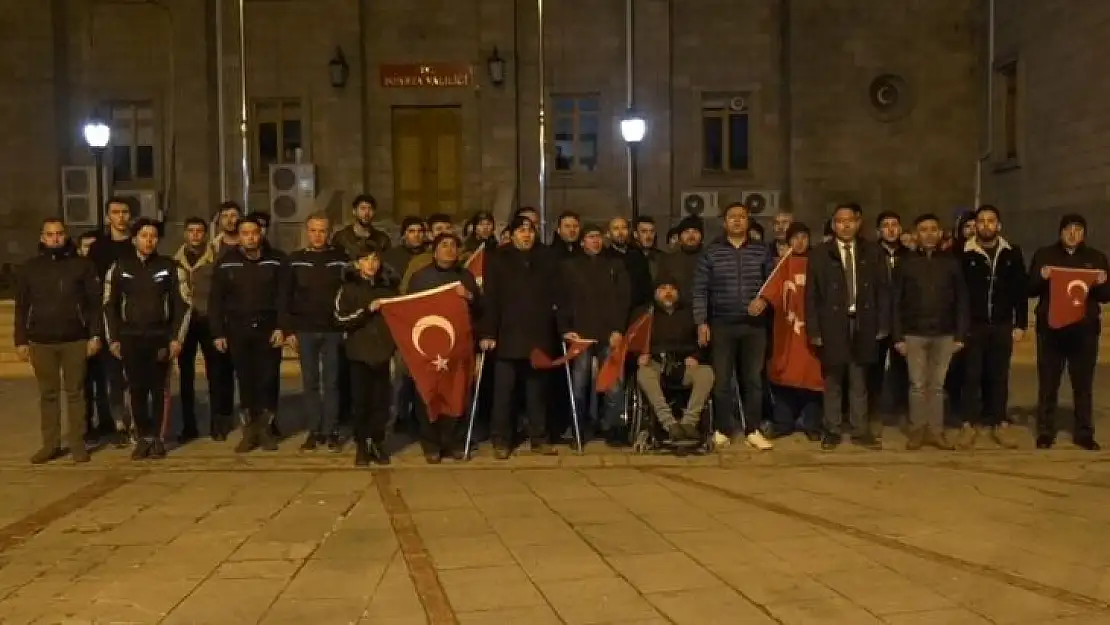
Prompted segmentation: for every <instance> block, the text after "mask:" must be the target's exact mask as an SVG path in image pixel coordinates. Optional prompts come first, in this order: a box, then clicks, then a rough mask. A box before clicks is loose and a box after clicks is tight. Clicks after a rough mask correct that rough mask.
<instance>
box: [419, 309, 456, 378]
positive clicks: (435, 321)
mask: <svg viewBox="0 0 1110 625" xmlns="http://www.w3.org/2000/svg"><path fill="white" fill-rule="evenodd" d="M428 328H439V329H441V330H443V331H444V332H446V333H447V339H448V344H447V351H448V352H450V351H451V350H452V349H454V347H455V326H453V325H451V322H450V321H448V320H447V318H445V317H441V316H439V315H426V316H424V317H421V318H420V319H419V320H417V322H416V325H414V326H413V327H412V346H413V347H415V348H416V351H417V352H418V353H419V354H420V355H421V356H423V357H425V358H428V357H429V356H428V354H427V353H426V352H425V351H424V348H423V347H421V346H420V338H421V337H422V336H424V331H425V330H427V329H428ZM449 362H450V361H448V360H447V359H446V358H444V357H443V354H436V356H435V358H433V359H432V364H433V365H434V366H435V368H436V371H447V365H448V364H449Z"/></svg>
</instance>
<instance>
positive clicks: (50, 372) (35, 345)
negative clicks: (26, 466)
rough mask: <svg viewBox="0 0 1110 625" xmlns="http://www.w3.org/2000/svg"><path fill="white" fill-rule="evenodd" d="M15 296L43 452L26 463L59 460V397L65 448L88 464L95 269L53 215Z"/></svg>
mask: <svg viewBox="0 0 1110 625" xmlns="http://www.w3.org/2000/svg"><path fill="white" fill-rule="evenodd" d="M17 284H18V287H17V290H16V295H15V324H14V326H15V327H14V328H13V329H12V330H13V335H14V337H15V347H16V352H17V353H18V354H19V358H20V359H21V360H30V361H31V366H32V367H33V368H34V371H35V379H36V380H37V381H38V386H39V411H40V412H39V429H40V431H41V433H42V447H41V448H40V449H39V450H38V451H37V452H35V454H34V455H33V456H31V462H32V463H34V464H42V463H44V462H49V461H51V460H54V459H56V458H58V457H60V456H61V455H62V451H61V450H62V445H61V443H62V440H61V439H62V423H61V421H62V406H61V401H60V399H61V398H60V395H61V394H62V393H64V394H65V402H66V417H67V419H68V420H69V423H68V424H67V431H68V435H69V441H68V442H69V450H70V454H71V455H72V456H73V460H74V461H76V462H88V461H89V453H88V452H87V451H86V450H85V441H84V434H85V420H84V414H85V406H84V401H83V399H82V391H83V387H84V378H85V368H86V366H87V359H88V358H89V357H91V356H92V355H93V354H95V353H96V352H97V350H99V349H100V338H99V337H100V333H101V326H100V322H101V314H100V279H99V276H98V275H97V273H96V267H95V266H94V265H93V264H92V263H91V262H89V261H88V259H86V258H82V257H80V256H78V255H77V253H76V251H75V250H74V248H73V245H72V244H71V243H70V242H69V241H68V239H67V237H66V230H65V224H64V223H63V222H62V220H61V219H58V218H56V217H51V218H47V219H45V220H44V221H43V222H42V231H41V233H40V235H39V254H38V255H37V256H35V257H34V258H32V259H30V260H28V261H27V262H26V263H24V265H23V267H21V269H20V273H19V280H18V283H17Z"/></svg>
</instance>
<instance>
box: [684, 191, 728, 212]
mask: <svg viewBox="0 0 1110 625" xmlns="http://www.w3.org/2000/svg"><path fill="white" fill-rule="evenodd" d="M681 199H682V211H683V212H684V213H686V214H687V215H695V216H708V217H716V216H717V213H719V212H720V210H721V208H720V197H719V195H718V193H717V192H716V191H683V192H682V198H681Z"/></svg>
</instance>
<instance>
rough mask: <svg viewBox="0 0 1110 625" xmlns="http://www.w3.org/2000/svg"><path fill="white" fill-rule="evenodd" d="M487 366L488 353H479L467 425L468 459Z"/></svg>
mask: <svg viewBox="0 0 1110 625" xmlns="http://www.w3.org/2000/svg"><path fill="white" fill-rule="evenodd" d="M485 366H486V353H485V352H479V353H478V373H477V374H476V375H475V376H474V398H473V399H471V400H470V423H468V424H467V426H466V459H467V460H469V459H470V441H471V440H472V438H473V436H474V419H475V418H476V417H477V416H478V394H479V393H480V391H481V388H482V370H483V369H485Z"/></svg>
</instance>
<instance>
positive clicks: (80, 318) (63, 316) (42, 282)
mask: <svg viewBox="0 0 1110 625" xmlns="http://www.w3.org/2000/svg"><path fill="white" fill-rule="evenodd" d="M100 302H101V294H100V276H99V274H98V273H97V271H96V265H94V264H93V262H92V261H90V260H89V259H87V258H82V257H80V256H78V255H77V251H76V249H74V247H73V244H72V243H71V242H67V243H66V244H65V245H64V246H62V247H60V248H56V249H49V248H46V247H45V246H43V245H42V244H39V253H38V255H37V256H35V257H33V258H31V259H30V260H28V261H27V262H25V263H24V264H23V266H22V267H21V268H20V271H19V275H18V282H17V289H16V294H15V328H14V338H15V344H16V345H17V346H22V345H28V344H30V343H69V342H73V341H81V340H88V339H91V338H93V337H96V336H100V334H101V329H102V326H101V313H100V309H101V303H100Z"/></svg>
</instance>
